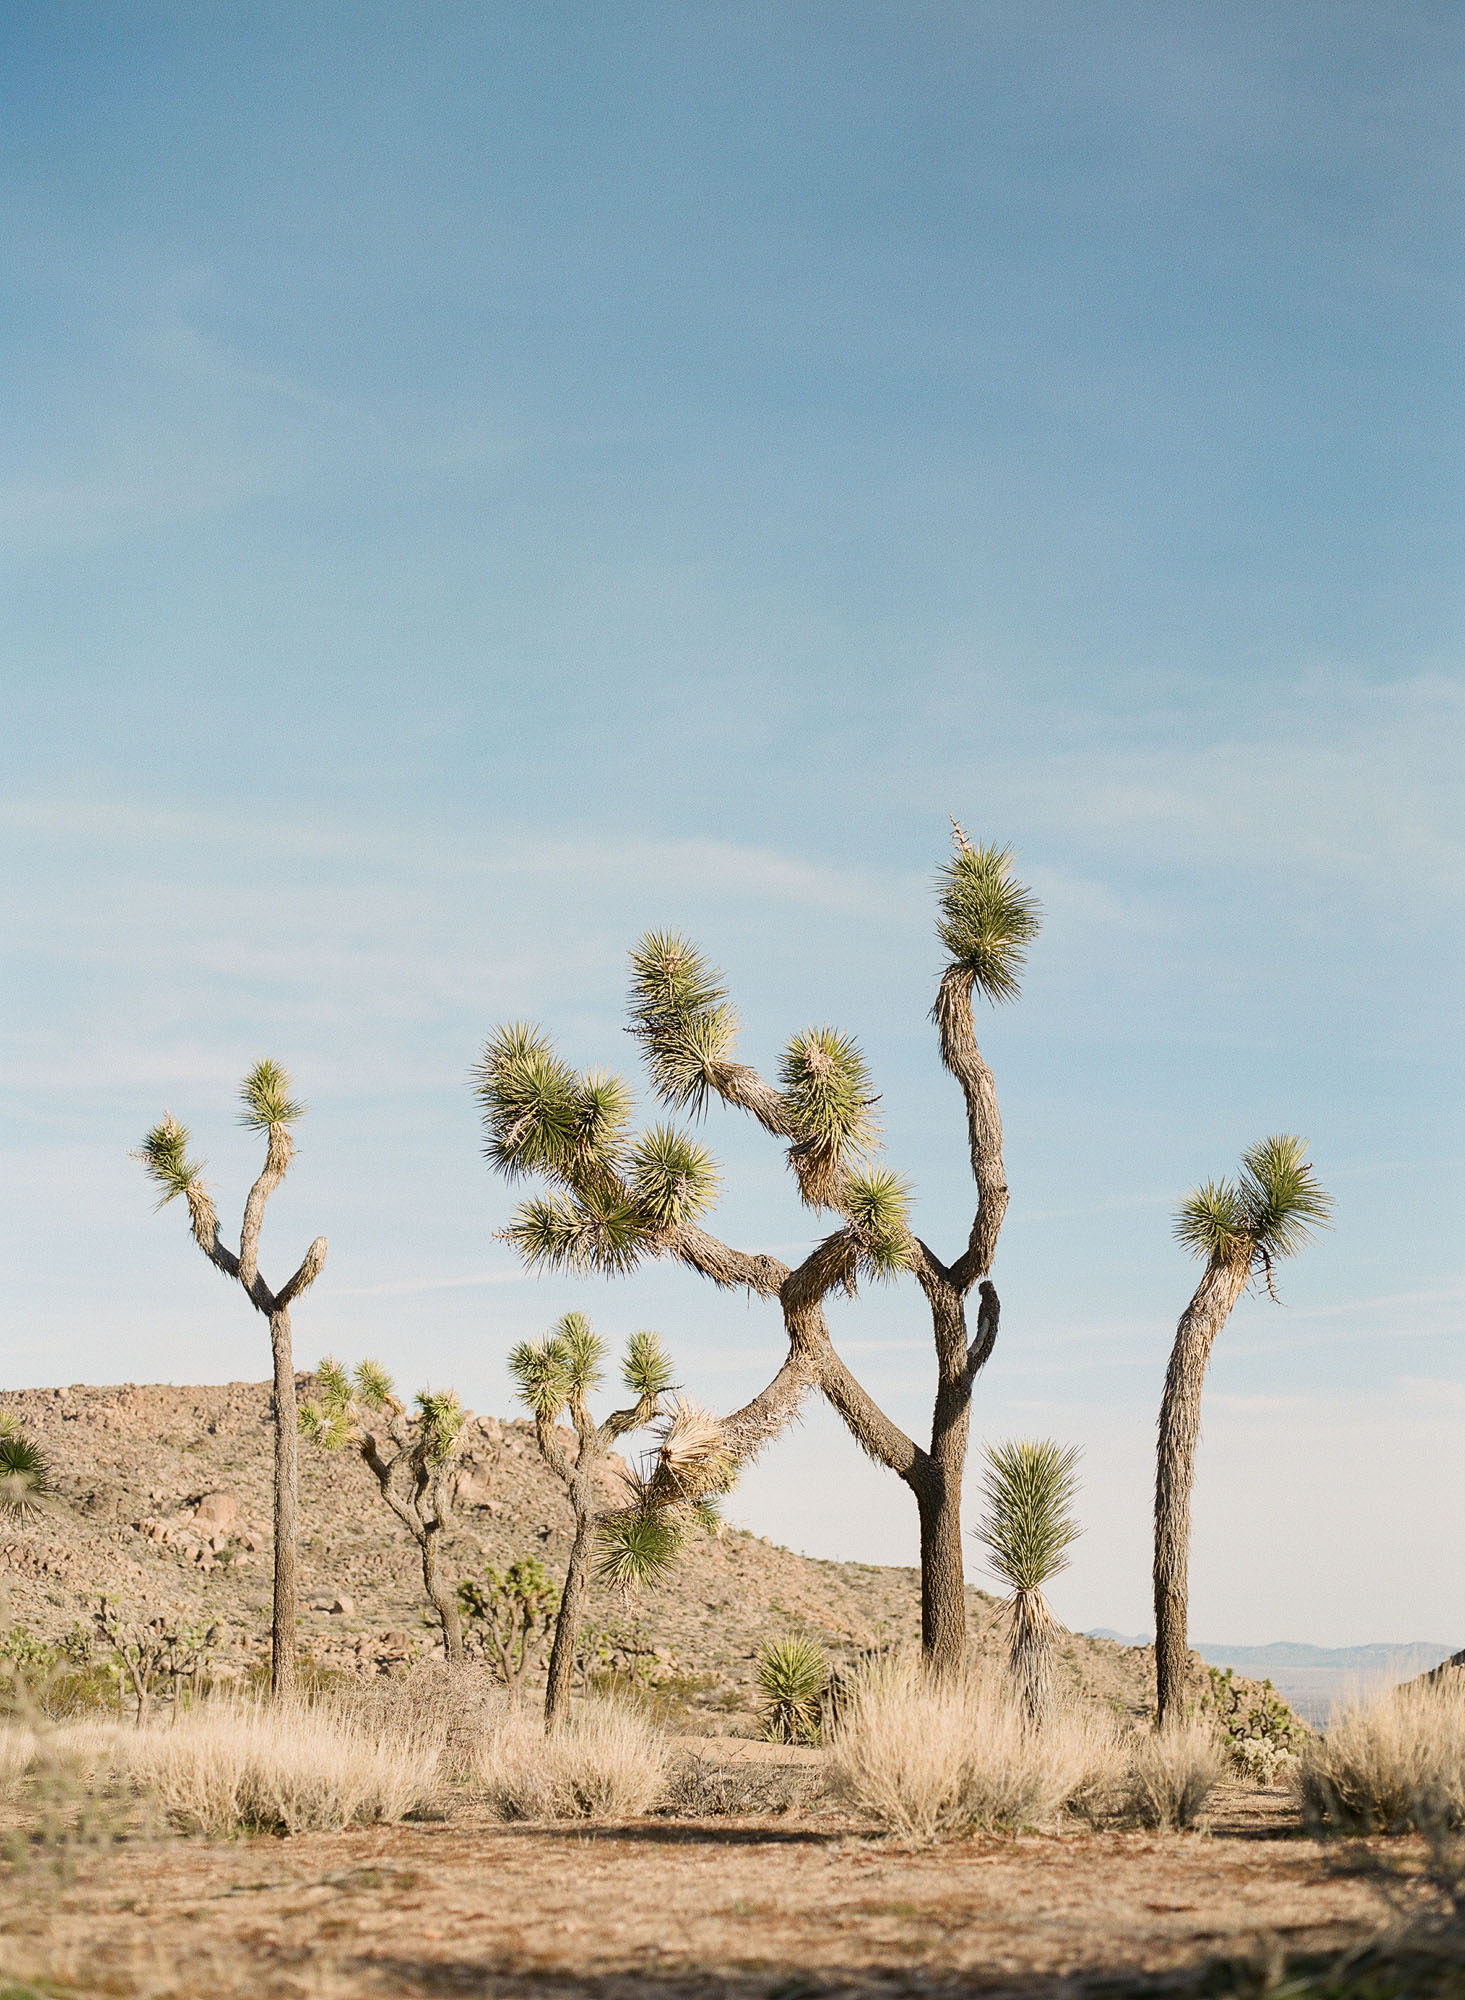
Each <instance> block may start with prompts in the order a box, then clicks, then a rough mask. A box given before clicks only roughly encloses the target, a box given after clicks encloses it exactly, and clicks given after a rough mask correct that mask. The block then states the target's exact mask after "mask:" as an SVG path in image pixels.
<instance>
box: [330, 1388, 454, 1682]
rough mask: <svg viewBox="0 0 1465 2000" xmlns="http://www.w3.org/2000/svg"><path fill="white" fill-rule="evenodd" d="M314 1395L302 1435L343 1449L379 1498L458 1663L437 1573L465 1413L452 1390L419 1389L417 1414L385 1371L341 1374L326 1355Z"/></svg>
mask: <svg viewBox="0 0 1465 2000" xmlns="http://www.w3.org/2000/svg"><path fill="white" fill-rule="evenodd" d="M316 1376H317V1379H318V1381H319V1382H320V1394H319V1395H318V1396H314V1397H312V1398H311V1400H310V1401H309V1402H308V1403H304V1404H302V1405H301V1410H300V1430H301V1434H302V1436H304V1437H307V1438H309V1439H310V1441H311V1443H312V1444H318V1445H320V1446H322V1447H323V1449H324V1450H326V1451H339V1450H341V1448H342V1447H343V1446H345V1445H349V1446H350V1447H351V1448H352V1449H353V1450H354V1451H355V1452H356V1454H357V1456H358V1457H359V1458H360V1460H361V1462H362V1464H363V1465H364V1466H365V1467H366V1469H367V1471H368V1472H370V1474H371V1476H372V1478H373V1479H375V1481H376V1483H377V1485H378V1487H379V1488H380V1489H381V1496H382V1498H383V1500H385V1501H386V1503H387V1505H388V1506H389V1507H390V1508H391V1510H392V1512H393V1513H394V1514H395V1515H396V1517H397V1519H398V1520H399V1521H400V1522H401V1523H402V1526H403V1527H404V1528H405V1529H406V1530H407V1532H408V1534H409V1535H410V1536H411V1537H412V1539H413V1541H414V1542H416V1544H417V1548H418V1553H419V1554H420V1555H421V1557H422V1587H423V1589H424V1590H425V1591H426V1593H427V1601H428V1603H429V1604H430V1605H431V1606H432V1608H433V1610H434V1611H435V1612H436V1613H437V1619H438V1623H439V1624H440V1625H441V1626H442V1630H443V1652H444V1654H445V1655H446V1657H447V1661H448V1665H449V1666H452V1667H456V1666H461V1665H462V1663H463V1626H462V1621H461V1620H460V1618H459V1616H458V1595H457V1592H456V1591H455V1589H454V1588H453V1586H452V1585H451V1584H449V1583H447V1582H446V1581H445V1579H444V1577H443V1572H442V1542H443V1536H444V1535H445V1534H447V1533H448V1532H449V1531H450V1530H451V1528H452V1525H453V1507H452V1491H451V1482H452V1479H453V1476H454V1474H455V1472H456V1469H457V1468H456V1460H457V1457H458V1451H459V1448H460V1446H461V1444H462V1441H463V1426H464V1424H465V1423H467V1421H468V1418H469V1414H470V1413H469V1412H468V1411H467V1410H465V1409H464V1408H463V1405H462V1404H461V1403H460V1402H459V1401H458V1397H457V1394H456V1392H455V1391H454V1390H452V1389H439V1390H433V1389H422V1390H420V1391H419V1392H418V1395H417V1408H416V1412H415V1414H414V1413H412V1412H410V1411H409V1410H408V1408H407V1406H406V1404H405V1403H403V1402H402V1401H401V1400H400V1399H399V1397H398V1395H397V1391H396V1387H395V1385H394V1384H393V1381H392V1378H391V1376H390V1375H388V1373H387V1371H386V1370H385V1368H382V1367H380V1366H378V1364H377V1363H376V1362H375V1361H363V1362H361V1363H360V1365H359V1366H358V1367H357V1368H356V1369H355V1370H354V1371H353V1372H351V1373H349V1374H348V1373H347V1371H346V1369H344V1368H343V1367H342V1366H341V1364H340V1362H339V1361H335V1360H332V1359H331V1358H330V1357H329V1356H328V1357H327V1358H326V1359H325V1360H324V1361H322V1363H321V1364H320V1367H319V1368H318V1369H317V1370H316Z"/></svg>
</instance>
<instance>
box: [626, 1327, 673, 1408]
mask: <svg viewBox="0 0 1465 2000" xmlns="http://www.w3.org/2000/svg"><path fill="white" fill-rule="evenodd" d="M621 1379H622V1380H623V1381H624V1383H625V1385H626V1387H627V1388H628V1389H629V1390H630V1391H631V1392H632V1394H633V1395H634V1396H636V1397H637V1398H638V1400H640V1401H642V1402H654V1401H655V1400H656V1398H657V1397H658V1396H664V1395H665V1394H666V1393H667V1391H668V1390H669V1389H670V1388H671V1387H672V1366H671V1357H670V1355H669V1354H668V1353H667V1351H666V1349H665V1347H663V1345H662V1342H661V1335H660V1334H659V1333H651V1332H648V1331H646V1330H644V1329H643V1330H642V1331H641V1332H640V1333H633V1334H632V1335H631V1337H630V1339H629V1340H628V1341H627V1342H626V1359H625V1366H624V1368H623V1370H622V1375H621Z"/></svg>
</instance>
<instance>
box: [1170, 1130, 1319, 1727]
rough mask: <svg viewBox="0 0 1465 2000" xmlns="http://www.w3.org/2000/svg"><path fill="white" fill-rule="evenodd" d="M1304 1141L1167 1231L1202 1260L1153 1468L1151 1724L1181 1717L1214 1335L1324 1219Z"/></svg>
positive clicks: (1249, 1169)
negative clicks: (1199, 1457)
mask: <svg viewBox="0 0 1465 2000" xmlns="http://www.w3.org/2000/svg"><path fill="white" fill-rule="evenodd" d="M1306 1151H1307V1146H1306V1142H1305V1141H1304V1140H1302V1139H1299V1138H1297V1137H1295V1136H1294V1135H1293V1134H1292V1133H1289V1132H1283V1133H1280V1134H1277V1135H1276V1136H1274V1137H1272V1138H1270V1139H1263V1140H1261V1141H1260V1142H1259V1143H1258V1144H1257V1145H1255V1146H1252V1147H1250V1148H1249V1149H1248V1150H1247V1151H1246V1152H1245V1153H1243V1155H1242V1158H1241V1172H1240V1174H1239V1176H1238V1177H1237V1179H1236V1180H1235V1181H1207V1182H1206V1183H1205V1185H1204V1186H1203V1187H1198V1188H1193V1189H1192V1190H1191V1192H1190V1193H1189V1194H1188V1195H1187V1196H1186V1198H1185V1200H1184V1201H1183V1202H1182V1204H1181V1206H1180V1211H1179V1213H1178V1215H1177V1216H1176V1218H1175V1235H1176V1238H1177V1240H1178V1241H1179V1242H1181V1243H1183V1244H1184V1245H1185V1247H1186V1249H1187V1250H1191V1251H1194V1252H1195V1254H1196V1255H1197V1256H1201V1257H1204V1258H1205V1260H1206V1268H1205V1271H1204V1273H1203V1275H1202V1277H1201V1281H1200V1283H1199V1285H1198V1286H1197V1287H1196V1291H1195V1296H1194V1297H1193V1298H1192V1299H1191V1301H1190V1304H1189V1305H1188V1306H1187V1307H1186V1308H1185V1311H1184V1312H1183V1313H1182V1314H1181V1316H1180V1324H1179V1326H1178V1327H1177V1328H1176V1330H1175V1344H1174V1346H1173V1347H1172V1348H1171V1350H1170V1365H1169V1367H1168V1369H1167V1370H1166V1372H1165V1392H1164V1395H1163V1397H1162V1399H1161V1402H1160V1439H1159V1451H1158V1455H1157V1465H1156V1472H1155V1686H1156V1696H1157V1709H1158V1718H1157V1719H1158V1721H1159V1723H1160V1724H1161V1725H1162V1726H1163V1725H1164V1724H1166V1723H1167V1722H1171V1721H1179V1720H1181V1719H1182V1711H1183V1704H1184V1698H1185V1666H1186V1656H1187V1651H1188V1640H1187V1632H1186V1625H1187V1621H1188V1615H1189V1602H1190V1576H1189V1568H1190V1497H1191V1493H1192V1491H1193V1489H1194V1486H1195V1452H1196V1444H1197V1441H1198V1439H1199V1437H1200V1411H1201V1395H1202V1391H1203V1390H1204V1387H1205V1379H1206V1363H1207V1362H1208V1361H1209V1359H1210V1354H1211V1348H1212V1346H1213V1345H1214V1343H1215V1339H1216V1336H1217V1334H1218V1333H1219V1332H1220V1331H1221V1329H1222V1327H1223V1326H1224V1325H1225V1324H1226V1321H1227V1320H1228V1319H1229V1318H1230V1316H1231V1310H1232V1308H1233V1307H1234V1306H1235V1304H1236V1301H1237V1300H1238V1299H1239V1298H1240V1297H1241V1294H1242V1292H1243V1291H1245V1289H1246V1287H1247V1285H1248V1283H1249V1282H1250V1281H1251V1280H1252V1279H1261V1280H1262V1281H1263V1282H1264V1283H1265V1285H1266V1287H1267V1290H1268V1292H1269V1293H1270V1295H1271V1297H1272V1298H1273V1299H1275V1298H1276V1292H1275V1290H1274V1289H1273V1286H1272V1267H1273V1265H1274V1264H1275V1263H1276V1262H1277V1261H1278V1260H1279V1259H1280V1258H1283V1257H1292V1256H1295V1255H1296V1254H1297V1252H1298V1251H1299V1250H1301V1249H1302V1248H1303V1247H1304V1245H1305V1244H1307V1243H1308V1242H1309V1241H1310V1240H1311V1238H1312V1236H1313V1234H1314V1233H1315V1231H1316V1230H1318V1229H1320V1228H1324V1227H1326V1225H1327V1220H1328V1216H1329V1214H1330V1213H1331V1211H1332V1206H1333V1201H1332V1196H1331V1195H1329V1194H1327V1193H1326V1192H1325V1191H1324V1190H1323V1189H1322V1188H1321V1187H1320V1186H1319V1185H1318V1183H1317V1180H1316V1179H1315V1177H1314V1175H1313V1171H1312V1168H1311V1166H1310V1165H1309V1164H1308V1162H1307V1160H1306V1159H1305V1158H1304V1155H1305V1153H1306Z"/></svg>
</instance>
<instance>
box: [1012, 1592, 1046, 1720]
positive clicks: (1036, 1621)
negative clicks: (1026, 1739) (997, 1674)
mask: <svg viewBox="0 0 1465 2000" xmlns="http://www.w3.org/2000/svg"><path fill="white" fill-rule="evenodd" d="M1008 1661H1009V1664H1010V1666H1011V1669H1012V1679H1013V1684H1014V1685H1015V1687H1016V1688H1017V1691H1018V1695H1019V1698H1020V1699H1021V1701H1022V1706H1023V1712H1024V1714H1025V1715H1026V1716H1027V1719H1028V1721H1029V1722H1031V1723H1032V1724H1034V1726H1035V1727H1036V1726H1041V1724H1043V1723H1044V1722H1046V1721H1047V1720H1048V1717H1049V1715H1050V1714H1051V1713H1052V1709H1053V1614H1052V1612H1051V1611H1050V1610H1049V1609H1048V1605H1047V1600H1046V1599H1045V1598H1044V1596H1043V1593H1042V1591H1041V1590H1019V1591H1017V1592H1016V1593H1015V1594H1014V1596H1013V1600H1012V1626H1011V1630H1010V1632H1009V1634H1008Z"/></svg>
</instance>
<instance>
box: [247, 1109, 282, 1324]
mask: <svg viewBox="0 0 1465 2000" xmlns="http://www.w3.org/2000/svg"><path fill="white" fill-rule="evenodd" d="M294 1151H295V1141H294V1140H293V1139H292V1138H291V1137H290V1128H289V1126H288V1125H278V1124H277V1125H271V1126H270V1127H269V1137H268V1140H267V1142H266V1145H265V1163H264V1167H263V1169H262V1171H261V1173H260V1176H259V1178H258V1180H257V1181H256V1182H255V1184H254V1186H253V1187H252V1188H251V1189H250V1190H249V1199H248V1200H247V1201H246V1202H245V1204H244V1224H243V1227H242V1228H241V1229H240V1232H239V1282H240V1284H241V1285H243V1287H244V1289H245V1291H247V1292H248V1291H251V1290H252V1289H253V1287H254V1281H255V1279H256V1278H257V1277H258V1276H259V1233H260V1230H261V1229H262V1228H263V1226H264V1219H265V1203H266V1202H267V1201H268V1200H269V1198H270V1196H271V1195H272V1194H273V1193H274V1191H275V1189H276V1188H277V1187H278V1186H279V1185H280V1182H281V1181H282V1180H284V1178H285V1174H286V1171H287V1170H288V1168H289V1165H290V1156H291V1155H292V1154H293V1152H294Z"/></svg>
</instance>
